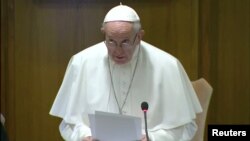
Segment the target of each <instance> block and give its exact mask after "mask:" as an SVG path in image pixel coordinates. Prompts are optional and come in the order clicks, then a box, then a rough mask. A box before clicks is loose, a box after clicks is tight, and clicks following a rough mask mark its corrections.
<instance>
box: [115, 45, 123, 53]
mask: <svg viewBox="0 0 250 141" xmlns="http://www.w3.org/2000/svg"><path fill="white" fill-rule="evenodd" d="M115 53H117V54H119V55H120V54H122V53H123V48H122V47H121V46H117V47H116V48H115Z"/></svg>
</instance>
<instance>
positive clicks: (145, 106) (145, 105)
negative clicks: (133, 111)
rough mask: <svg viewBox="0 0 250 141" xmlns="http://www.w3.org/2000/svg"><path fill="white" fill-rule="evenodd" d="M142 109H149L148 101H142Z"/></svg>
mask: <svg viewBox="0 0 250 141" xmlns="http://www.w3.org/2000/svg"><path fill="white" fill-rule="evenodd" d="M141 109H142V111H144V112H146V111H147V110H148V103H147V102H145V101H144V102H142V103H141Z"/></svg>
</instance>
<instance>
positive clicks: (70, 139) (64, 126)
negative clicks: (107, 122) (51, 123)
mask: <svg viewBox="0 0 250 141" xmlns="http://www.w3.org/2000/svg"><path fill="white" fill-rule="evenodd" d="M59 131H60V134H61V136H62V138H63V139H64V140H66V141H82V140H83V138H84V137H87V136H91V131H90V128H89V127H88V126H86V125H84V124H83V123H80V124H76V125H74V124H69V123H66V122H65V121H64V120H62V122H61V124H60V125H59Z"/></svg>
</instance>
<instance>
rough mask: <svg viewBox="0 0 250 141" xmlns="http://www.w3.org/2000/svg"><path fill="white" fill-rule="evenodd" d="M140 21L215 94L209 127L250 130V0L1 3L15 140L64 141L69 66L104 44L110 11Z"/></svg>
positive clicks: (7, 109)
mask: <svg viewBox="0 0 250 141" xmlns="http://www.w3.org/2000/svg"><path fill="white" fill-rule="evenodd" d="M120 2H122V3H123V4H124V5H129V6H131V7H133V8H134V9H135V10H136V11H137V12H138V14H139V16H140V18H141V22H142V26H143V28H144V30H145V32H146V34H145V36H144V40H145V41H147V42H149V43H151V44H153V45H155V46H157V47H158V48H161V49H163V50H165V51H166V52H169V53H170V54H172V55H174V56H175V57H177V58H178V59H179V60H180V61H181V62H182V64H183V66H184V68H185V69H186V71H187V73H188V75H189V77H190V79H191V80H192V81H194V80H196V79H198V78H201V77H203V78H205V79H206V80H207V81H208V82H209V83H210V84H211V86H212V87H213V89H214V91H213V96H212V99H211V103H210V107H209V111H208V117H207V124H250V1H249V0H119V1H117V0H1V93H0V94H1V113H2V114H3V115H4V117H5V119H6V122H5V128H6V130H7V133H8V136H9V139H10V141H61V140H62V138H61V137H60V133H59V129H58V125H59V122H60V119H59V118H56V117H52V116H50V115H49V111H50V108H51V106H52V103H53V101H54V98H55V96H56V94H57V91H58V89H59V87H60V85H61V82H62V79H63V76H64V73H65V70H66V67H67V64H68V61H69V59H70V57H71V56H72V55H74V54H76V53H77V52H79V51H81V50H83V49H85V48H87V47H89V46H91V45H94V44H96V43H98V42H101V41H103V40H104V38H103V34H102V33H101V32H100V27H101V24H102V21H103V18H104V16H105V14H106V12H107V11H108V10H109V9H110V8H112V7H114V6H116V5H118V4H119V3H120Z"/></svg>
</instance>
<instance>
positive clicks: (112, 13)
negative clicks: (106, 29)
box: [103, 5, 140, 23]
mask: <svg viewBox="0 0 250 141" xmlns="http://www.w3.org/2000/svg"><path fill="white" fill-rule="evenodd" d="M112 21H127V22H138V21H140V18H139V16H138V14H137V13H136V12H135V10H134V9H132V8H131V7H128V6H126V5H118V6H116V7H114V8H112V9H111V10H109V12H108V13H107V14H106V16H105V18H104V21H103V22H104V23H105V22H112Z"/></svg>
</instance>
